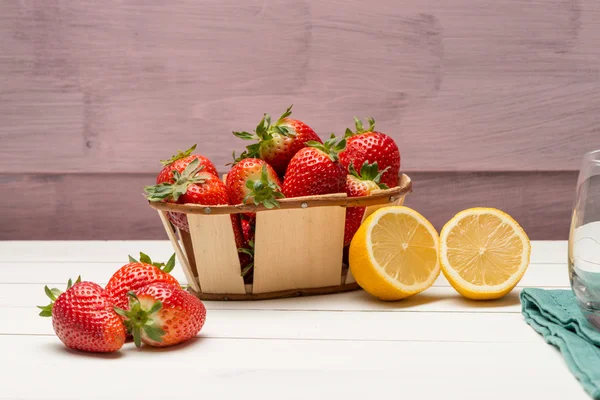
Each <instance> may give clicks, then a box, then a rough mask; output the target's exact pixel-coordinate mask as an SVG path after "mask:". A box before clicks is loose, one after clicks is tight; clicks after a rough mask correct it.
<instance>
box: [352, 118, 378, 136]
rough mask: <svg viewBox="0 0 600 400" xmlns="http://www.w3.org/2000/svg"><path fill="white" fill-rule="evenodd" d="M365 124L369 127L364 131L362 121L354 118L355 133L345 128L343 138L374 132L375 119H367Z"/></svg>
mask: <svg viewBox="0 0 600 400" xmlns="http://www.w3.org/2000/svg"><path fill="white" fill-rule="evenodd" d="M367 122H368V123H369V127H368V128H366V129H365V127H364V125H363V123H362V121H361V120H360V119H358V118H356V117H354V126H355V128H356V132H352V130H351V129H350V128H346V133H345V137H347V138H348V137H350V136H354V135H360V134H361V133H367V132H373V131H374V130H375V119H373V118H372V117H369V118H367Z"/></svg>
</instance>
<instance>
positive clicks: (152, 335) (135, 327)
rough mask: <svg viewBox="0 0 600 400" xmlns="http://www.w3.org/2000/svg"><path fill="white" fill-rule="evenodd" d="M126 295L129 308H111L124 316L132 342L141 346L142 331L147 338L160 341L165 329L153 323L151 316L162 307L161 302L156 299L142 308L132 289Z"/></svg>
mask: <svg viewBox="0 0 600 400" xmlns="http://www.w3.org/2000/svg"><path fill="white" fill-rule="evenodd" d="M127 295H128V296H129V310H124V309H122V308H119V307H113V309H114V310H115V312H116V313H117V314H119V315H121V316H122V317H124V318H125V324H126V325H127V328H128V330H129V331H131V334H132V335H133V342H134V343H135V345H136V347H138V348H139V347H141V346H142V332H143V333H144V334H145V335H146V336H147V337H148V338H149V339H151V340H153V341H155V342H161V341H162V336H163V335H164V334H165V331H163V330H162V329H161V328H160V326H158V325H157V324H156V323H155V321H154V320H153V319H152V318H151V316H152V314H155V313H157V312H158V311H160V310H161V309H162V302H161V301H160V300H157V301H155V302H154V303H152V306H151V307H150V308H149V309H144V307H143V306H142V304H141V303H140V300H139V299H138V297H137V296H136V295H135V293H134V292H133V291H129V292H128V293H127Z"/></svg>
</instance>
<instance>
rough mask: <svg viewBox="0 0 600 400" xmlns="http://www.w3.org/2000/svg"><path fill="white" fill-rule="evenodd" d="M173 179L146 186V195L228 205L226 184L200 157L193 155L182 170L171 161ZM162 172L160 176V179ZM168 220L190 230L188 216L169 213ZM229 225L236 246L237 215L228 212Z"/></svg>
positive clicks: (172, 200)
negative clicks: (202, 163)
mask: <svg viewBox="0 0 600 400" xmlns="http://www.w3.org/2000/svg"><path fill="white" fill-rule="evenodd" d="M175 166H176V167H177V168H176V169H173V170H172V173H173V178H172V179H167V178H168V177H167V176H166V175H164V179H165V180H163V181H161V182H159V183H157V184H156V185H153V186H146V187H145V188H144V190H145V191H146V198H147V199H148V200H149V201H166V202H169V203H178V204H202V205H206V206H214V205H221V204H229V200H228V196H227V187H226V186H225V184H224V183H223V181H221V179H219V177H218V176H217V175H214V174H212V173H210V172H209V171H207V170H206V169H209V168H206V167H205V166H204V165H201V159H200V158H194V160H192V161H191V162H190V163H189V164H187V165H186V166H185V167H183V169H182V165H176V164H171V167H174V168H175ZM160 177H161V175H159V178H160ZM168 216H169V220H170V221H171V222H172V223H173V225H175V226H176V227H178V228H179V229H181V230H183V231H185V232H189V230H190V228H189V225H188V220H187V216H186V215H185V214H184V213H177V212H169V213H168ZM231 225H232V228H233V233H234V237H235V242H236V245H237V247H238V248H239V247H242V246H243V245H244V236H243V234H242V228H241V225H240V219H239V216H238V215H234V214H232V215H231Z"/></svg>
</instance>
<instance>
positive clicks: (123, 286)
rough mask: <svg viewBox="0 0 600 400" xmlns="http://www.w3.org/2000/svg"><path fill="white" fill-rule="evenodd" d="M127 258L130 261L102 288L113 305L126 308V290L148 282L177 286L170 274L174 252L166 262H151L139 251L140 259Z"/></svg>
mask: <svg viewBox="0 0 600 400" xmlns="http://www.w3.org/2000/svg"><path fill="white" fill-rule="evenodd" d="M129 260H130V261H131V262H130V263H129V264H125V265H124V266H122V267H121V268H119V269H118V270H117V272H115V273H114V274H113V276H112V277H111V278H110V280H109V281H108V284H107V285H106V287H105V289H104V290H105V291H106V294H107V296H108V297H109V298H110V299H111V302H112V304H113V305H115V306H117V307H119V308H125V309H126V308H127V307H128V305H129V298H128V297H127V292H129V291H130V290H133V291H135V290H137V289H140V288H141V287H143V286H146V285H148V284H150V283H155V282H165V283H169V284H172V285H177V286H179V282H178V281H177V279H175V278H174V277H173V276H172V275H171V274H170V272H171V271H172V270H173V268H174V267H175V254H173V255H172V256H171V258H170V259H169V261H168V262H167V264H162V263H153V262H152V260H151V259H150V257H148V256H147V255H146V254H144V253H140V261H137V260H135V259H133V258H132V257H131V256H130V257H129Z"/></svg>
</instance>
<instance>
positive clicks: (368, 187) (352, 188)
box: [344, 161, 389, 246]
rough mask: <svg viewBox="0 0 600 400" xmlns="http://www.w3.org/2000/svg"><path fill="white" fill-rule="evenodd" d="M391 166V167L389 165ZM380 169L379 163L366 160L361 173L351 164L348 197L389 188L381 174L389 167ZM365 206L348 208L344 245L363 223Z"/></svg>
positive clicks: (347, 243) (348, 176)
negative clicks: (383, 181) (382, 179)
mask: <svg viewBox="0 0 600 400" xmlns="http://www.w3.org/2000/svg"><path fill="white" fill-rule="evenodd" d="M388 168H389V167H388ZM388 168H386V169H384V170H383V171H379V168H378V166H377V163H376V162H375V163H373V164H369V163H367V162H366V161H365V162H364V164H363V165H362V167H361V168H360V174H359V173H358V172H356V170H355V169H354V165H353V164H350V168H349V169H350V174H349V175H347V177H346V194H347V195H348V197H362V196H368V195H370V194H371V193H373V192H374V191H375V190H378V189H388V187H387V185H385V184H384V183H380V180H381V176H382V175H383V174H384V173H385V172H386V170H387V169H388ZM364 213H365V207H348V208H346V227H345V230H344V246H348V245H349V244H350V242H351V241H352V238H353V237H354V234H355V233H356V231H357V230H358V228H359V227H360V224H361V223H362V218H363V215H364Z"/></svg>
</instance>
